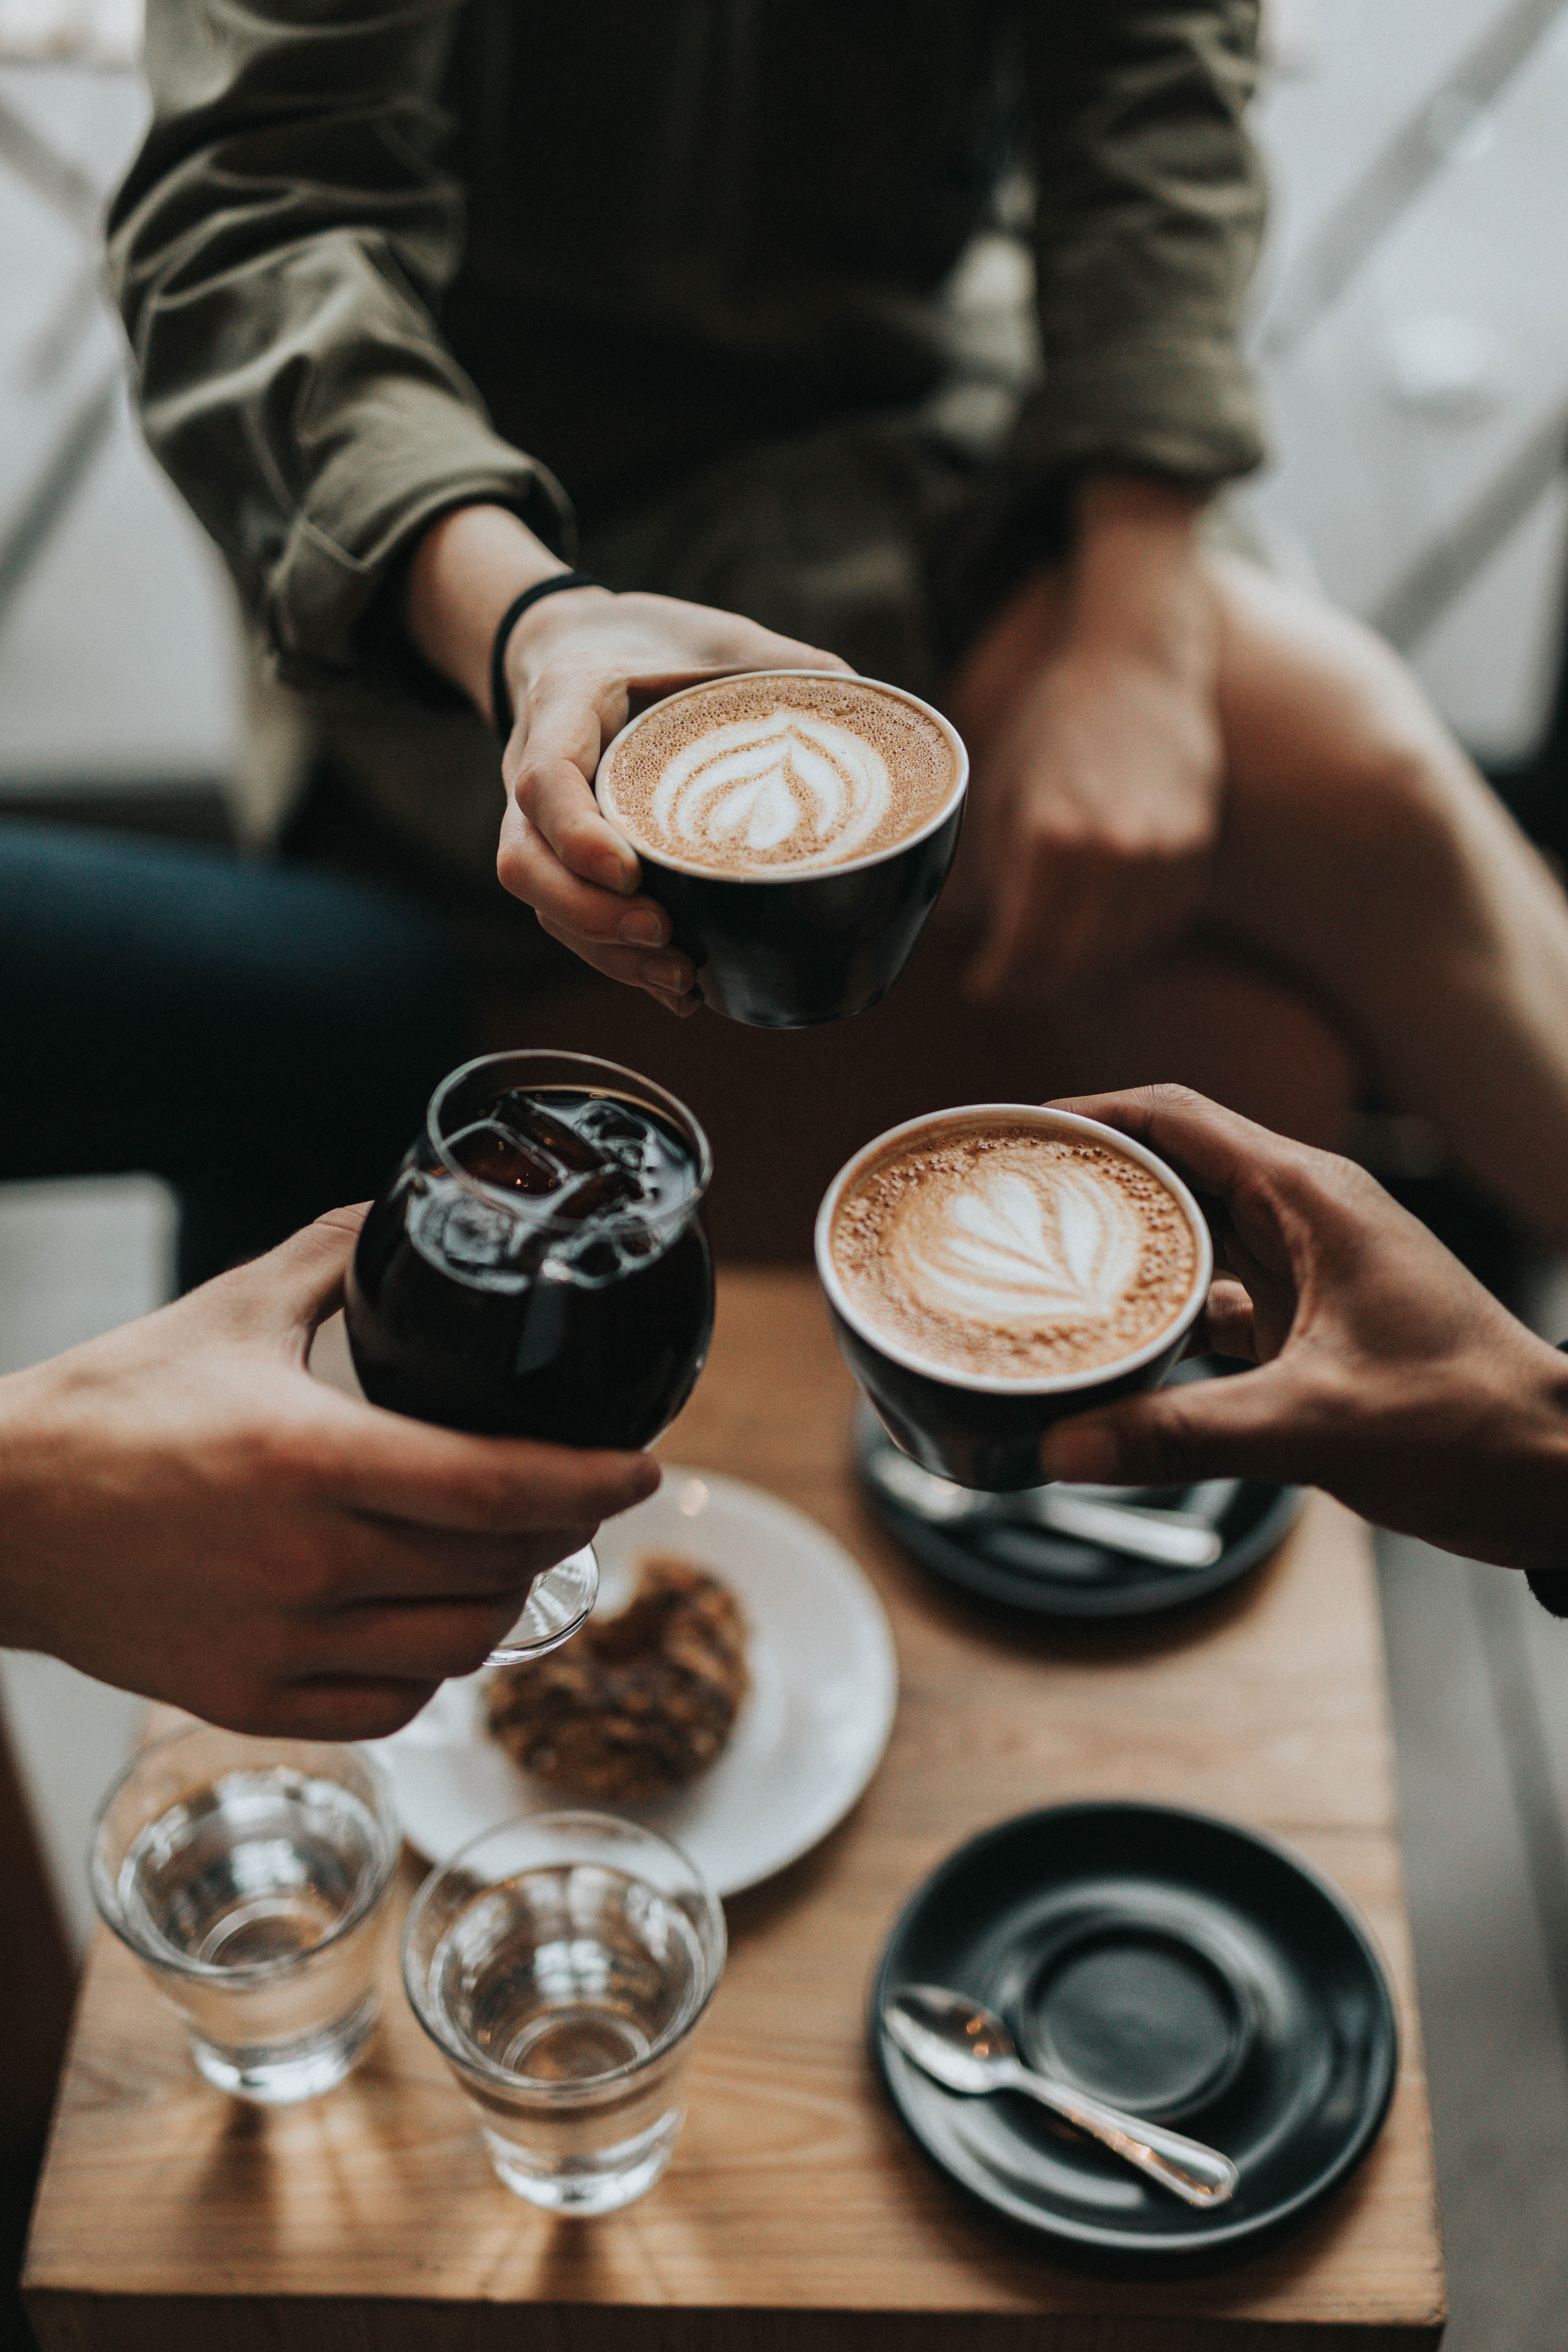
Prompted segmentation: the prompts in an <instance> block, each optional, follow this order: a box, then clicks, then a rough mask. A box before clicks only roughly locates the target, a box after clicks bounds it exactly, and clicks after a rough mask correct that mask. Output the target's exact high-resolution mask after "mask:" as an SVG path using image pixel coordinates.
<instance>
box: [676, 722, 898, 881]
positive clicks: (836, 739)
mask: <svg viewBox="0 0 1568 2352" xmlns="http://www.w3.org/2000/svg"><path fill="white" fill-rule="evenodd" d="M892 797H893V793H892V783H891V780H890V778H889V774H888V763H887V761H885V760H884V759H883V758H882V756H881V754H880V752H879V751H877V750H876V749H875V747H874V746H873V745H872V744H870V743H868V741H867V740H866V739H865V737H864V736H863V735H857V734H855V733H853V732H852V731H851V730H850V729H849V728H847V727H842V726H837V725H835V723H834V722H833V721H832V720H831V719H816V718H813V717H812V715H811V713H810V712H809V711H805V710H789V709H783V708H779V709H773V710H771V711H770V712H769V713H768V715H767V716H766V718H765V719H760V720H758V719H737V720H735V721H734V722H733V723H732V724H731V725H730V726H728V727H715V728H713V729H711V730H710V731H709V732H708V733H707V734H705V735H700V736H699V737H698V739H697V740H696V742H695V743H689V744H688V745H687V747H686V749H685V751H678V752H677V753H676V754H675V757H674V758H673V759H672V760H671V761H669V764H668V767H667V768H666V769H665V771H664V773H663V775H662V776H660V778H659V780H658V784H657V785H656V787H655V789H654V795H653V819H654V824H655V825H656V826H657V828H658V831H659V832H660V833H661V834H662V835H664V837H665V839H666V840H667V841H669V842H671V843H673V844H674V845H675V846H676V847H677V848H679V849H683V850H685V851H686V852H687V853H688V855H690V856H700V854H701V853H702V852H703V851H704V850H709V851H713V850H717V851H719V852H721V853H724V852H731V851H734V850H740V851H742V853H744V852H746V851H750V852H751V854H752V856H767V855H768V854H769V853H770V852H774V851H778V850H781V849H784V850H786V851H787V853H788V854H789V856H790V862H791V864H792V865H795V864H799V865H806V864H809V863H810V862H811V861H812V860H813V859H816V858H818V857H822V856H830V857H832V858H834V859H835V860H837V859H838V858H843V857H854V856H858V853H859V851H860V850H861V849H863V848H864V847H865V845H866V844H867V843H868V841H869V840H870V838H871V835H873V834H874V833H875V832H876V830H877V827H878V826H879V824H881V823H882V822H883V820H884V819H885V818H886V816H887V814H888V811H889V808H890V806H891V804H892Z"/></svg>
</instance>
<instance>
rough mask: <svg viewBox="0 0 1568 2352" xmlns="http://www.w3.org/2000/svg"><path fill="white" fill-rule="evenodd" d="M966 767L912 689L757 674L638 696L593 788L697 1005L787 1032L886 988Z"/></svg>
mask: <svg viewBox="0 0 1568 2352" xmlns="http://www.w3.org/2000/svg"><path fill="white" fill-rule="evenodd" d="M968 776H969V761H968V755H967V754H966V752H965V751H964V748H963V742H962V740H960V738H959V736H958V734H957V732H956V731H955V730H954V729H953V728H952V726H950V725H949V723H948V721H947V720H946V719H943V718H942V715H941V714H940V712H938V711H935V710H932V709H931V708H930V707H929V705H927V704H926V703H923V702H921V701H919V700H917V698H915V696H913V695H912V694H905V693H903V692H902V691H901V690H900V688H897V687H891V686H881V685H879V684H877V683H876V682H875V681H874V680H873V679H870V678H863V677H845V676H842V675H840V674H837V673H836V672H832V671H824V670H764V671H756V672H753V673H752V674H750V675H748V676H745V677H728V678H716V679H710V680H709V681H708V682H707V683H706V684H704V685H701V686H692V687H687V688H684V689H683V691H681V692H680V693H678V694H672V695H668V696H667V697H666V698H664V700H662V701H660V702H656V703H655V704H653V706H652V707H651V708H650V709H647V710H645V711H644V712H643V713H642V715H641V717H640V718H638V719H635V720H634V721H633V723H632V724H631V725H630V726H629V727H627V728H626V729H625V730H623V731H622V733H621V734H619V735H618V736H617V737H616V740H615V741H614V742H613V743H612V744H611V745H610V748H609V750H608V751H606V752H605V757H604V759H603V760H602V761H600V763H599V772H598V778H597V782H596V784H595V791H596V792H597V794H598V799H599V805H600V807H601V808H602V809H603V811H604V813H605V816H606V817H607V818H608V819H609V821H610V823H611V824H613V825H614V826H615V828H616V831H617V832H618V833H619V834H621V835H623V837H624V838H625V839H626V841H627V842H629V843H630V845H631V846H632V847H633V848H634V849H635V850H636V851H637V857H638V859H639V861H640V863H641V866H642V887H643V888H644V889H645V890H646V891H647V894H648V896H649V897H650V898H656V899H657V900H658V903H659V905H660V906H662V907H663V908H664V909H665V910H666V912H667V913H668V916H669V919H670V921H671V923H672V925H673V926H674V942H675V945H676V946H677V947H679V948H681V949H683V950H685V951H686V952H687V953H688V954H689V956H690V957H691V959H692V961H694V962H695V964H696V965H697V976H698V986H699V988H700V991H701V993H702V995H703V997H704V999H705V1000H706V1002H707V1003H709V1004H710V1005H711V1006H712V1007H713V1009H714V1010H715V1012H718V1013H726V1014H728V1016H729V1017H730V1019H731V1020H732V1021H742V1022H746V1023H749V1024H751V1025H752V1027H755V1028H762V1029H798V1028H805V1027H808V1026H811V1025H813V1024H816V1023H819V1022H824V1021H842V1020H845V1019H847V1017H848V1016H849V1015H850V1014H852V1013H864V1012H865V1011H866V1010H867V1008H868V1006H869V1005H872V1004H875V1003H877V1001H878V999H879V997H882V996H884V995H886V993H887V992H888V990H889V988H890V987H891V986H892V984H893V982H894V981H895V980H896V979H897V978H898V976H899V974H900V971H902V970H903V968H904V965H905V963H906V962H907V961H908V959H909V956H910V950H911V949H912V948H913V946H914V944H915V941H916V940H917V939H918V938H919V937H920V934H921V929H922V928H923V927H924V924H925V919H926V917H927V916H928V915H929V914H930V913H931V908H933V907H934V906H935V904H936V901H937V898H938V897H939V896H940V894H941V891H942V884H943V882H944V881H945V880H946V879H947V873H948V868H949V867H950V866H951V865H952V856H953V852H954V850H955V848H956V847H957V845H958V829H959V824H960V820H961V818H962V815H963V794H964V788H965V785H966V784H967V782H968Z"/></svg>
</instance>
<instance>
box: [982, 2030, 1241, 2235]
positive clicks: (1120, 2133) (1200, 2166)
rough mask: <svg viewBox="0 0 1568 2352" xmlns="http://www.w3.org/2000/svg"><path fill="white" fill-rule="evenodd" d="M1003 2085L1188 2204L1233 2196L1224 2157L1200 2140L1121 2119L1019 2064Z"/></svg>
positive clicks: (1233, 2171)
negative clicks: (1065, 2122)
mask: <svg viewBox="0 0 1568 2352" xmlns="http://www.w3.org/2000/svg"><path fill="white" fill-rule="evenodd" d="M1005 2087H1006V2088H1007V2089H1008V2090H1013V2091H1026V2092H1027V2094H1028V2095H1029V2097H1030V2098H1031V2099H1037V2100H1038V2101H1039V2103H1040V2105H1041V2106H1042V2107H1049V2108H1050V2110H1051V2112H1052V2114H1053V2115H1058V2116H1063V2117H1064V2118H1065V2119H1066V2121H1067V2122H1068V2123H1069V2124H1076V2125H1077V2126H1078V2127H1079V2130H1080V2131H1085V2132H1088V2134H1089V2137H1090V2138H1091V2139H1097V2140H1099V2141H1100V2142H1101V2144H1102V2145H1103V2146H1104V2147H1109V2148H1113V2149H1114V2150H1115V2152H1116V2154H1117V2155H1118V2156H1121V2157H1124V2158H1126V2160H1127V2162H1128V2163H1129V2164H1135V2165H1136V2166H1137V2167H1138V2169H1139V2171H1140V2172H1146V2173H1147V2174H1148V2175H1149V2177H1150V2179H1152V2180H1157V2181H1159V2183H1160V2184H1161V2186H1162V2188H1164V2189H1171V2190H1172V2191H1173V2194H1174V2195H1176V2196H1177V2197H1180V2198H1182V2199H1183V2200H1184V2202H1185V2203H1187V2204H1188V2205H1199V2206H1209V2205H1223V2204H1224V2203H1225V2202H1226V2200H1227V2199H1228V2198H1230V2197H1232V2196H1234V2195H1235V2193H1236V2187H1237V2181H1238V2180H1239V2179H1240V2178H1241V2175H1240V2174H1239V2173H1238V2172H1237V2168H1236V2167H1235V2165H1234V2164H1232V2162H1231V2160H1230V2158H1229V2157H1228V2156H1222V2155H1221V2154H1220V2152H1219V2150H1218V2148H1217V2147H1205V2146H1204V2143H1203V2141H1202V2140H1199V2139H1188V2138H1187V2137H1186V2136H1185V2135H1184V2133H1182V2132H1173V2131H1167V2130H1166V2129H1165V2127H1164V2126H1163V2124H1151V2123H1144V2122H1143V2121H1142V2120H1141V2118H1140V2117H1139V2116H1125V2115H1123V2114H1122V2113H1121V2109H1120V2108H1119V2107H1108V2106H1106V2105H1103V2104H1102V2103H1101V2101H1100V2100H1099V2099H1091V2098H1090V2097H1089V2095H1088V2094H1087V2092H1083V2091H1074V2090H1071V2089H1069V2088H1068V2084H1065V2083H1053V2082H1051V2081H1049V2080H1048V2079H1047V2077H1046V2076H1045V2075H1044V2074H1033V2073H1031V2071H1030V2069H1029V2068H1028V2067H1027V2066H1026V2065H1024V2064H1023V2063H1021V2062H1015V2063H1014V2064H1013V2065H1012V2066H1010V2067H1009V2068H1008V2070H1007V2074H1006V2077H1005Z"/></svg>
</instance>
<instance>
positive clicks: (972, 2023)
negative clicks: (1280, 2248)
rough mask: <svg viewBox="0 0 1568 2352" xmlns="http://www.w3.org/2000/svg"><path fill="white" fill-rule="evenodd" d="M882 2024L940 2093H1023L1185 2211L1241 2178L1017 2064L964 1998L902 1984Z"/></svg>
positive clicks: (1009, 2042) (1212, 2153)
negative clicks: (1184, 2206)
mask: <svg viewBox="0 0 1568 2352" xmlns="http://www.w3.org/2000/svg"><path fill="white" fill-rule="evenodd" d="M882 2021H883V2023H884V2024H885V2025H886V2026H887V2029H888V2032H889V2033H890V2034H891V2035H892V2037H893V2040H894V2041H895V2042H897V2043H898V2045H899V2048H900V2050H901V2051H902V2052H903V2053H904V2055H905V2057H906V2058H912V2059H913V2061H914V2063H915V2064H916V2065H917V2066H919V2067H921V2069H922V2070H923V2071H924V2072H925V2073H926V2074H930V2075H931V2077H932V2079H933V2080H934V2081H935V2082H938V2083H940V2084H942V2086H943V2088H944V2089H946V2090H949V2091H961V2092H976V2091H1023V2092H1025V2093H1026V2095H1027V2096H1028V2097H1030V2098H1031V2099H1037V2100H1038V2101H1039V2103H1040V2105H1041V2106H1042V2107H1049V2109H1050V2110H1051V2113H1052V2114H1053V2115H1058V2116H1064V2117H1065V2118H1066V2120H1067V2121H1068V2123H1069V2124H1076V2125H1077V2126H1078V2127H1079V2130H1080V2131H1085V2132H1088V2134H1089V2137H1090V2138H1091V2139H1097V2140H1099V2141H1100V2145H1101V2146H1102V2147H1109V2148H1113V2149H1114V2150H1115V2152H1116V2154H1117V2155H1118V2156H1123V2157H1125V2158H1126V2159H1127V2161H1128V2163H1129V2164H1135V2165H1136V2166H1137V2167H1138V2169H1139V2170H1140V2172H1146V2173H1147V2174H1148V2175H1149V2177H1150V2179H1152V2180H1157V2181H1158V2182H1159V2183H1160V2185H1161V2187H1162V2188H1163V2189H1170V2190H1171V2191H1172V2192H1173V2194H1174V2195H1175V2196H1177V2197H1180V2198H1181V2199H1182V2200H1184V2202H1185V2203H1186V2204H1188V2205H1199V2206H1210V2205H1223V2204H1225V2203H1226V2200H1227V2199H1229V2198H1230V2197H1232V2196H1234V2195H1235V2193H1236V2187H1237V2181H1238V2180H1239V2179H1240V2178H1241V2176H1240V2174H1239V2173H1238V2172H1237V2168H1236V2167H1235V2165H1234V2164H1232V2162H1231V2160H1230V2158H1229V2157H1228V2156H1221V2154H1220V2152H1219V2150H1218V2149H1217V2148H1215V2147H1205V2146H1204V2144H1203V2142H1202V2140H1196V2139H1188V2138H1186V2137H1184V2134H1183V2133H1181V2132H1173V2131H1167V2130H1166V2129H1165V2127H1164V2126H1163V2124H1151V2123H1142V2122H1141V2121H1140V2120H1139V2118H1138V2117H1137V2116H1124V2115H1123V2114H1121V2110H1120V2109H1119V2108H1116V2107H1108V2106H1106V2105H1105V2104H1104V2103H1103V2101H1102V2100H1100V2099H1092V2098H1090V2097H1089V2094H1088V2093H1087V2092H1085V2091H1075V2090H1074V2089H1073V2088H1072V2086H1071V2085H1070V2084H1067V2083H1058V2082H1056V2081H1053V2080H1052V2079H1051V2078H1050V2077H1049V2076H1048V2075H1045V2074H1036V2073H1034V2071H1033V2070H1032V2068H1030V2067H1028V2066H1026V2065H1025V2064H1024V2062H1023V2060H1022V2059H1021V2058H1020V2057H1019V2055H1018V2052H1017V2045H1016V2043H1015V2042H1014V2040H1013V2037H1012V2035H1011V2034H1010V2033H1009V2032H1008V2031H1007V2029H1006V2027H1005V2025H1004V2024H1003V2022H1002V2020H1001V2019H1000V2018H999V2017H997V2016H995V2015H994V2012H993V2011H990V2010H988V2009H986V2008H984V2007H983V2005H982V2004H981V2003H980V2002H979V2001H977V2000H969V1999H968V1998H967V1997H966V1996H965V1995H964V1994H963V1993H957V1992H949V1991H948V1990H947V1988H946V1987H945V1986H944V1985H906V1986H905V1987H904V1989H903V1990H902V1991H901V1992H897V1993H895V1994H894V1995H893V1998H892V1999H891V2000H889V2002H888V2003H887V2005H886V2006H885V2008H884V2009H883V2011H882Z"/></svg>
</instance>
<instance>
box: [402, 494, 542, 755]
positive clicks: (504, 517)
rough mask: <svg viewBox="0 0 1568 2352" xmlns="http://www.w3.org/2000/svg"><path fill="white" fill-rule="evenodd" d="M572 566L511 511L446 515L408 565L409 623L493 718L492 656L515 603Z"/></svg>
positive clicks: (432, 657)
mask: <svg viewBox="0 0 1568 2352" xmlns="http://www.w3.org/2000/svg"><path fill="white" fill-rule="evenodd" d="M567 568H568V567H567V566H566V564H565V563H564V562H563V559H562V558H561V557H560V556H559V555H557V554H555V553H554V552H553V551H552V550H551V549H550V548H548V547H546V546H545V544H544V542H543V541H542V540H540V539H536V538H535V537H534V535H533V533H532V531H531V530H529V529H528V527H527V525H526V524H525V523H522V522H521V521H520V520H518V518H517V516H516V515H514V514H512V513H511V512H510V510H509V509H507V508H505V507H492V506H471V507H458V508H456V509H453V510H452V511H451V512H450V513H448V514H444V515H440V516H438V517H437V520H436V521H435V522H433V523H432V524H431V526H430V528H429V530H427V531H426V533H425V535H424V537H423V538H422V539H421V540H420V541H419V544H418V546H417V548H416V550H415V552H414V556H413V559H412V561H411V562H410V563H409V566H408V577H407V583H406V585H405V591H404V621H405V626H406V628H407V630H408V634H409V635H410V636H411V637H412V639H413V640H414V643H415V644H416V646H418V648H419V650H420V652H421V653H422V654H423V655H424V656H425V658H426V661H428V662H430V663H432V664H433V665H434V667H436V668H437V669H438V670H439V671H440V672H441V673H442V675H443V676H444V677H448V678H450V679H451V681H452V683H453V685H454V686H457V687H459V688H461V689H462V691H463V692H464V693H465V694H466V695H467V696H468V698H469V700H470V701H471V702H473V703H474V705H475V706H476V708H477V709H479V711H481V712H482V713H483V714H484V715H485V716H486V717H487V718H488V717H489V707H490V706H489V694H490V655H491V650H492V647H493V646H494V643H495V635H496V628H497V625H498V624H499V622H500V618H501V615H502V614H503V613H504V612H505V611H506V608H507V606H508V605H509V604H510V603H511V602H512V600H513V599H514V598H515V597H517V596H519V595H521V593H523V591H524V590H525V589H528V588H531V587H534V586H536V585H537V584H538V583H540V582H542V581H544V580H547V579H549V578H551V577H552V575H553V574H554V573H556V572H564V571H565V570H566V569H567Z"/></svg>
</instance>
